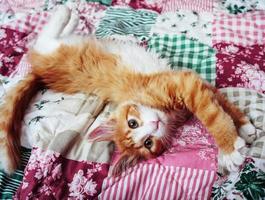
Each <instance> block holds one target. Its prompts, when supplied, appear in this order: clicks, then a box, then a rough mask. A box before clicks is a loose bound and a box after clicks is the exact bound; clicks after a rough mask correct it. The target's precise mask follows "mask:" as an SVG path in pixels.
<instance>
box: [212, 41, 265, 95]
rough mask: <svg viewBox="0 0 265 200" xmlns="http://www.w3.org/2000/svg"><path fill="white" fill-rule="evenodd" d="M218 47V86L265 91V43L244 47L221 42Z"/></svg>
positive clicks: (216, 46)
mask: <svg viewBox="0 0 265 200" xmlns="http://www.w3.org/2000/svg"><path fill="white" fill-rule="evenodd" d="M214 47H215V48H216V49H217V54H216V57H217V63H216V74H217V79H216V85H217V87H221V88H222V87H231V86H232V87H244V88H249V89H254V90H257V91H259V92H265V45H257V44H256V45H252V46H248V47H242V46H238V45H233V44H227V43H219V44H216V45H215V46H214Z"/></svg>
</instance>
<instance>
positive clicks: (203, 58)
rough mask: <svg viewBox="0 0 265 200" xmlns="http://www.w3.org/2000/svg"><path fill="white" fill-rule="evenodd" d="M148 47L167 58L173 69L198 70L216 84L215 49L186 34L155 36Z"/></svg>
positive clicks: (202, 75) (203, 76)
mask: <svg viewBox="0 0 265 200" xmlns="http://www.w3.org/2000/svg"><path fill="white" fill-rule="evenodd" d="M148 47H149V48H150V49H151V50H153V51H155V52H157V53H159V54H160V55H161V57H162V58H167V59H168V60H169V64H170V66H171V67H172V68H173V69H183V68H188V69H192V70H194V71H196V72H197V73H199V74H200V75H201V77H202V78H204V79H206V80H207V81H209V82H210V83H212V84H215V79H216V68H215V50H214V49H213V48H211V47H209V46H207V45H205V44H203V43H200V42H198V41H194V40H190V39H188V38H186V37H185V36H184V35H167V34H165V35H162V36H153V37H151V38H150V40H149V42H148Z"/></svg>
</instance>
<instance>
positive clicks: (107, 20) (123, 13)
mask: <svg viewBox="0 0 265 200" xmlns="http://www.w3.org/2000/svg"><path fill="white" fill-rule="evenodd" d="M156 18H157V14H156V13H155V12H149V11H147V10H133V9H130V8H126V9H125V8H112V7H109V8H108V9H107V11H106V14H105V16H104V18H103V19H102V20H101V22H100V24H99V26H98V28H97V30H96V36H97V37H99V38H101V37H106V36H111V35H132V36H135V37H137V38H139V39H140V40H142V38H144V37H147V36H149V32H150V29H151V26H152V25H153V24H154V23H155V21H156Z"/></svg>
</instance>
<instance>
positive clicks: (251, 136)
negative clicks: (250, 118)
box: [239, 123, 256, 144]
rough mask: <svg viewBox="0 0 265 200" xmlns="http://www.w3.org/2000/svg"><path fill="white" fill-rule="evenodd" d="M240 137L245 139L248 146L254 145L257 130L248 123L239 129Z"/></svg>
mask: <svg viewBox="0 0 265 200" xmlns="http://www.w3.org/2000/svg"><path fill="white" fill-rule="evenodd" d="M239 135H240V136H241V137H242V138H244V139H245V140H246V142H247V143H248V144H252V143H253V142H254V140H255V139H256V128H255V126H253V125H252V124H251V123H247V124H245V125H243V126H241V127H240V128H239Z"/></svg>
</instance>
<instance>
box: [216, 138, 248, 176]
mask: <svg viewBox="0 0 265 200" xmlns="http://www.w3.org/2000/svg"><path fill="white" fill-rule="evenodd" d="M234 147H235V151H234V152H232V153H231V154H224V153H223V152H222V151H219V153H218V165H219V166H221V167H225V168H227V170H228V171H237V167H236V166H239V165H241V164H242V163H243V162H244V157H243V156H242V155H241V153H240V152H239V151H240V150H241V149H242V148H244V147H245V141H244V140H243V139H242V138H240V137H238V138H237V140H236V142H235V144H234Z"/></svg>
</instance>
